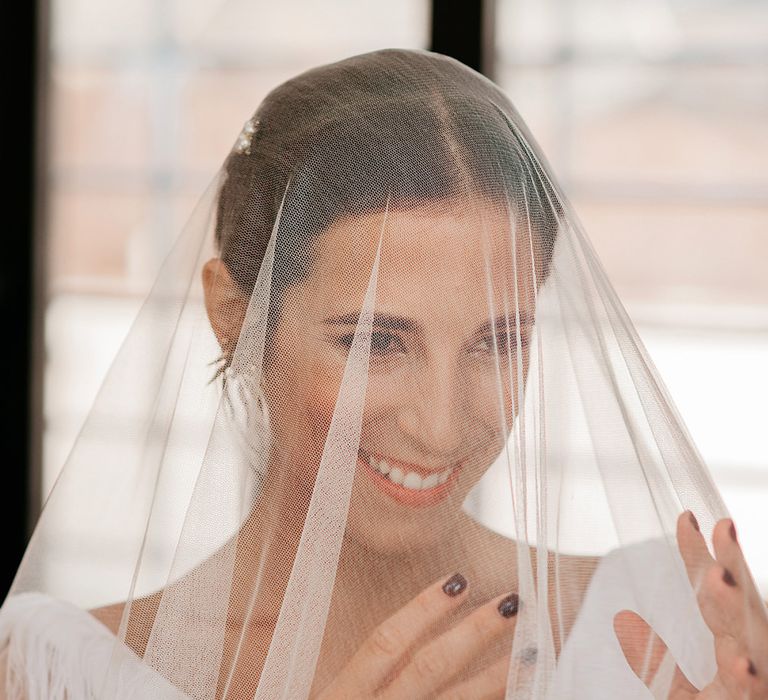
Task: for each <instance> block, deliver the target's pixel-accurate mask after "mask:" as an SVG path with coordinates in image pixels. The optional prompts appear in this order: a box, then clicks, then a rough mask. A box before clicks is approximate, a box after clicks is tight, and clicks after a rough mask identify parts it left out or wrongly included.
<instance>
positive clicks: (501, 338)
mask: <svg viewBox="0 0 768 700" xmlns="http://www.w3.org/2000/svg"><path fill="white" fill-rule="evenodd" d="M494 341H495V342H494ZM527 343H528V339H527V337H526V336H523V338H522V339H521V341H520V345H521V347H523V348H524V347H525V346H526V345H527ZM475 347H476V348H478V349H479V350H480V352H484V353H488V354H493V353H494V352H496V353H499V354H502V353H503V354H506V353H508V352H514V351H515V350H517V336H510V335H509V334H507V333H497V334H496V337H495V338H494V336H492V335H488V336H485V337H484V338H483V339H482V340H481V341H480V342H479V343H478V344H477V345H476V346H475Z"/></svg>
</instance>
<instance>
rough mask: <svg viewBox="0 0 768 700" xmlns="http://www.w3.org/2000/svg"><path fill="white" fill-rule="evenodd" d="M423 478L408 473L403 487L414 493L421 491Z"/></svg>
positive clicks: (413, 473)
mask: <svg viewBox="0 0 768 700" xmlns="http://www.w3.org/2000/svg"><path fill="white" fill-rule="evenodd" d="M421 483H422V478H421V477H420V476H419V475H418V474H416V473H415V472H408V473H407V474H406V475H405V479H403V486H405V488H407V489H413V490H414V491H421Z"/></svg>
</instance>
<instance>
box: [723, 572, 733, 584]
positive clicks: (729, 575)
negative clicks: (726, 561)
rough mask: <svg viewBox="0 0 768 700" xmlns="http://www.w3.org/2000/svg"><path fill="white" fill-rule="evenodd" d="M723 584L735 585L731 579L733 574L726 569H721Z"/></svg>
mask: <svg viewBox="0 0 768 700" xmlns="http://www.w3.org/2000/svg"><path fill="white" fill-rule="evenodd" d="M723 582H724V583H726V584H727V585H729V586H735V585H736V579H735V578H733V574H732V573H731V572H730V571H728V569H723Z"/></svg>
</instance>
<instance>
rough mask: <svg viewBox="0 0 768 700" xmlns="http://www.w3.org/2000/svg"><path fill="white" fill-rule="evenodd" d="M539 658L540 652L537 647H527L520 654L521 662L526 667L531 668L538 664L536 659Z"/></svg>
mask: <svg viewBox="0 0 768 700" xmlns="http://www.w3.org/2000/svg"><path fill="white" fill-rule="evenodd" d="M538 658H539V650H538V649H537V648H536V647H526V648H525V649H523V650H522V651H521V652H520V661H522V662H523V663H524V664H525V665H526V666H531V665H533V664H535V663H536V659H538Z"/></svg>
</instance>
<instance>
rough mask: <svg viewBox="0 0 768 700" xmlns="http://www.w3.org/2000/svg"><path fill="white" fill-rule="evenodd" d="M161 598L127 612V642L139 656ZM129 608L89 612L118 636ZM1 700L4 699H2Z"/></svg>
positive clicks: (151, 598)
mask: <svg viewBox="0 0 768 700" xmlns="http://www.w3.org/2000/svg"><path fill="white" fill-rule="evenodd" d="M161 598H162V591H158V592H157V593H153V594H151V595H148V596H145V597H143V598H137V599H136V600H134V601H132V602H131V604H130V608H129V610H128V611H127V619H126V622H125V642H126V644H127V645H128V646H130V647H131V648H132V649H133V650H134V651H135V652H136V653H137V654H138V655H139V656H142V655H143V654H144V650H145V648H146V645H147V641H148V640H149V634H150V632H151V631H152V626H153V624H154V621H155V616H156V615H157V610H158V607H159V606H160V600H161ZM127 606H128V604H127V603H126V602H125V601H123V602H119V603H113V604H111V605H105V606H102V607H100V608H94V609H92V610H89V612H90V614H91V615H92V616H93V617H95V618H96V619H97V620H98V621H99V622H101V623H102V624H103V625H104V626H105V627H106V628H107V629H109V631H110V632H112V634H115V635H117V634H118V632H119V630H120V625H121V624H122V622H123V617H125V615H126V607H127ZM0 700H2V699H1V698H0Z"/></svg>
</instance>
